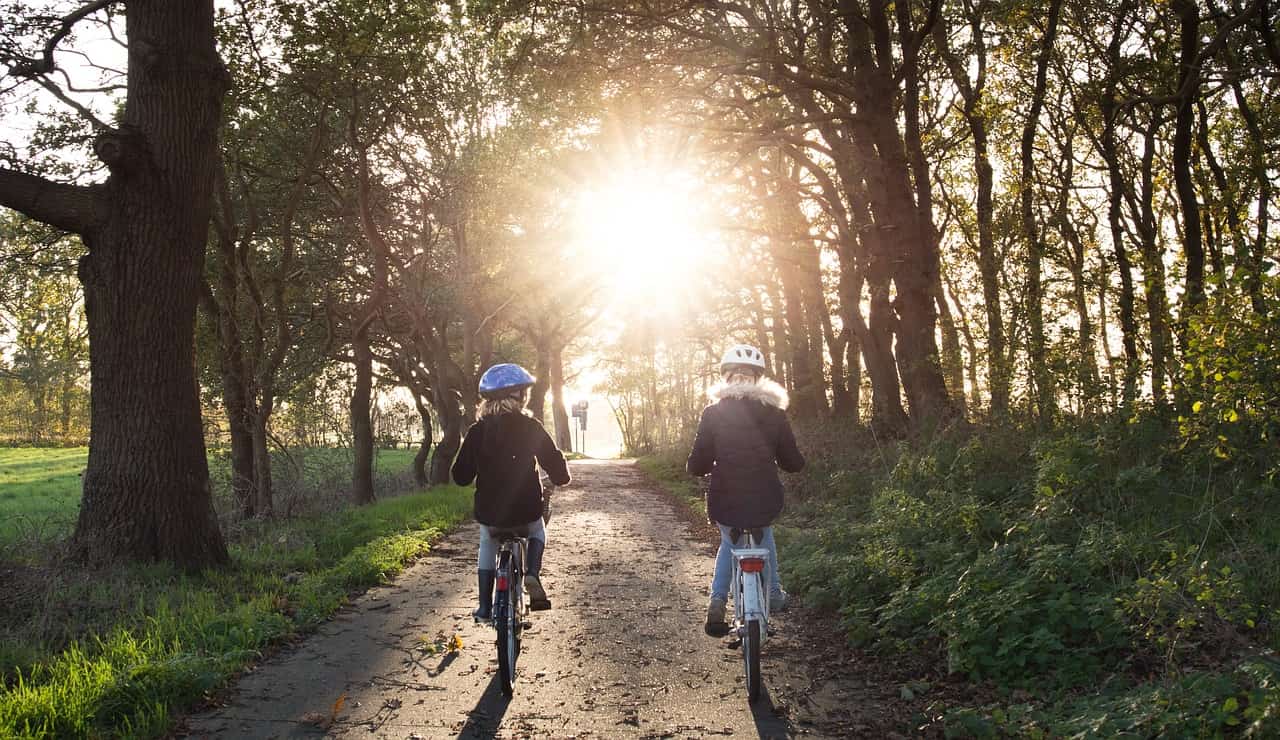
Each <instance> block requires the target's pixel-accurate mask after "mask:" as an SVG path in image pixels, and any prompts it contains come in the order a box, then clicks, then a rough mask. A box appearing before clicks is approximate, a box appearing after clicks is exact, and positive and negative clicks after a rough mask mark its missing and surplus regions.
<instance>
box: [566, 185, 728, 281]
mask: <svg viewBox="0 0 1280 740" xmlns="http://www.w3.org/2000/svg"><path fill="white" fill-rule="evenodd" d="M706 212H707V208H706V203H705V195H704V191H703V188H702V186H701V183H699V182H698V181H697V180H696V179H695V178H693V177H691V176H689V175H687V174H685V173H681V172H678V171H670V172H662V173H660V172H653V171H648V170H633V171H625V172H620V173H618V174H616V175H614V176H613V177H611V178H609V179H608V180H606V181H604V182H603V183H600V184H598V185H595V186H588V187H586V188H584V189H583V190H582V191H581V192H580V194H579V195H578V198H577V202H576V204H575V209H574V244H573V246H572V249H573V251H574V253H575V254H577V255H580V256H581V258H582V259H585V260H588V261H589V262H590V263H592V264H593V265H594V266H595V267H596V268H597V269H599V270H600V271H601V272H602V273H603V274H604V275H605V276H606V280H607V282H608V283H609V284H610V285H609V287H610V289H611V290H613V291H614V292H615V294H616V296H617V297H618V298H622V299H626V300H627V302H634V301H635V300H636V299H644V300H646V301H657V303H659V304H669V303H671V302H672V301H673V299H674V298H675V297H676V295H675V294H676V293H678V290H675V289H676V288H678V287H679V284H680V283H682V282H684V281H686V280H687V279H688V278H689V277H691V276H692V275H693V274H694V273H696V272H697V271H698V270H700V269H702V268H703V267H704V266H705V264H704V263H705V260H706V258H707V257H708V256H709V255H710V254H711V253H712V252H713V251H714V250H715V249H716V248H717V245H718V239H717V235H716V233H715V229H714V228H713V227H712V225H711V223H710V222H709V219H708V218H707V215H706Z"/></svg>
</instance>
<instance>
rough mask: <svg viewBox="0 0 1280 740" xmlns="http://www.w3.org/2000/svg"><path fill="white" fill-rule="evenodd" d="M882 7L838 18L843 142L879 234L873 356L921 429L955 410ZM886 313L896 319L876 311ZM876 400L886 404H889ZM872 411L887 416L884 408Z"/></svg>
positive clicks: (927, 238)
mask: <svg viewBox="0 0 1280 740" xmlns="http://www.w3.org/2000/svg"><path fill="white" fill-rule="evenodd" d="M888 8H889V3H888V2H887V1H886V0H874V1H873V2H872V3H870V6H869V9H870V14H869V17H870V21H871V22H870V24H866V23H864V22H863V21H862V20H860V19H858V18H857V17H856V14H850V16H849V17H847V18H845V19H844V22H845V28H846V32H847V35H848V38H849V49H848V67H849V70H850V74H851V82H852V84H853V92H854V94H855V102H856V104H857V105H856V116H855V119H854V122H855V127H856V128H855V130H854V131H853V132H852V133H851V138H852V140H853V142H854V144H855V146H856V147H857V150H858V152H859V159H860V160H861V162H862V163H863V167H862V169H863V171H864V172H865V173H866V178H867V188H866V194H867V199H868V201H869V202H870V204H871V213H872V215H873V216H874V219H875V224H876V226H877V227H878V229H879V231H880V233H879V234H878V237H877V239H876V242H877V251H878V252H879V254H876V253H873V254H872V255H871V259H872V261H873V262H879V263H880V267H879V269H875V268H873V269H869V270H868V272H867V282H868V285H869V287H870V289H871V295H872V306H871V316H870V318H871V326H870V329H871V333H872V334H873V335H876V337H875V344H876V345H877V351H876V353H877V355H881V356H883V355H882V354H881V353H886V354H888V356H890V357H896V360H897V365H898V367H897V372H898V374H899V375H900V377H901V379H902V389H903V390H905V391H906V396H907V403H908V407H909V409H910V413H911V416H910V421H911V422H912V424H915V425H921V424H925V423H927V422H928V421H929V420H932V419H940V418H948V417H951V416H953V415H955V414H956V413H957V409H956V408H955V406H954V404H953V403H951V401H950V399H949V398H948V397H947V387H946V383H945V381H944V380H943V377H942V367H941V363H940V360H939V356H938V342H937V337H936V332H937V313H936V312H935V309H934V300H933V294H934V291H935V287H934V286H935V285H936V283H937V278H936V275H937V271H938V269H939V266H938V250H937V245H936V244H935V243H934V242H933V239H932V234H931V232H930V231H929V230H928V227H927V225H926V226H922V225H921V223H920V218H919V213H918V210H917V203H916V197H915V195H914V190H913V188H912V183H911V178H910V172H911V168H910V163H909V161H908V158H907V151H906V145H905V144H904V142H903V140H902V136H901V135H900V134H899V129H898V120H897V117H896V115H895V113H894V106H893V105H892V104H891V101H894V100H897V99H898V89H897V81H896V80H895V70H893V69H891V68H890V67H889V65H888V64H887V60H889V59H891V58H892V55H893V51H892V46H893V44H892V37H891V33H890V30H889V23H888V18H887V15H886V12H887V10H888ZM873 36H874V40H875V46H874V48H873V47H872V37H873ZM886 269H887V274H888V277H891V278H892V281H893V285H894V287H895V288H896V292H897V295H896V297H895V299H894V300H893V302H892V303H890V301H889V293H888V286H887V285H885V284H884V283H882V282H881V280H880V275H879V274H877V273H881V271H884V270H886ZM886 308H887V309H890V310H891V311H892V312H893V313H896V317H894V316H890V315H881V314H880V313H879V311H883V310H884V309H886ZM895 318H896V320H895ZM895 337H896V343H895V342H894V341H893V340H894V338H895ZM895 345H896V346H895ZM865 352H866V345H865V344H864V353H865ZM866 359H867V366H868V369H869V370H870V371H871V372H872V373H873V377H874V374H875V373H877V372H880V373H883V372H884V370H883V369H879V370H877V368H876V367H875V365H874V364H873V359H872V357H870V356H867V357H866ZM881 400H882V401H884V402H886V403H887V402H889V400H890V399H888V398H887V397H885V398H882V399H881ZM878 408H881V410H882V411H884V412H887V413H891V412H888V408H887V407H878ZM889 421H892V420H891V419H890V420H889Z"/></svg>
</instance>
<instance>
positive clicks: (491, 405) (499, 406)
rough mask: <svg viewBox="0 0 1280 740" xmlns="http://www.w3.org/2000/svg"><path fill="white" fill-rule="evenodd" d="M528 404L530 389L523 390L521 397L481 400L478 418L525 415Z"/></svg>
mask: <svg viewBox="0 0 1280 740" xmlns="http://www.w3.org/2000/svg"><path fill="white" fill-rule="evenodd" d="M528 402H529V389H528V388H521V389H520V393H519V395H510V396H503V397H502V398H482V399H480V406H479V407H478V408H477V409H476V418H477V419H482V418H484V417H486V416H494V415H496V414H519V413H523V412H524V405H525V404H526V403H528Z"/></svg>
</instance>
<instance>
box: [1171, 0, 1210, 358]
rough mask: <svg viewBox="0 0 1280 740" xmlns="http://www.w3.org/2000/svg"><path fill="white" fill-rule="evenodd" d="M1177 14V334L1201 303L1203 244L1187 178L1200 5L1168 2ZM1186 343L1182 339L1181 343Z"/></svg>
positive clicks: (1191, 182)
mask: <svg viewBox="0 0 1280 740" xmlns="http://www.w3.org/2000/svg"><path fill="white" fill-rule="evenodd" d="M1170 7H1171V8H1172V9H1173V11H1174V12H1175V13H1177V14H1178V19H1179V40H1180V49H1181V57H1180V59H1179V64H1178V68H1179V70H1180V71H1179V73H1178V90H1179V91H1180V92H1181V95H1182V97H1181V99H1179V101H1178V113H1177V117H1176V118H1175V120H1174V128H1173V181H1174V185H1175V189H1176V190H1177V193H1178V203H1179V205H1180V206H1181V210H1182V253H1183V255H1185V256H1186V260H1187V273H1186V293H1185V295H1184V296H1183V304H1182V311H1181V314H1180V316H1179V327H1180V333H1182V334H1184V335H1185V333H1186V322H1187V319H1188V318H1189V317H1190V315H1191V314H1192V313H1193V312H1194V311H1195V310H1196V309H1197V308H1198V307H1199V306H1200V304H1202V303H1204V243H1203V239H1202V235H1201V232H1200V205H1199V203H1198V202H1197V201H1196V186H1195V181H1194V180H1193V179H1192V177H1191V145H1192V140H1191V134H1192V127H1193V126H1194V125H1195V118H1196V109H1195V104H1196V99H1197V97H1198V96H1199V94H1200V68H1199V66H1198V60H1197V58H1196V57H1197V56H1198V55H1199V51H1200V6H1199V3H1197V2H1196V1H1195V0H1172V2H1171V4H1170ZM1185 343H1186V338H1185V336H1184V337H1183V344H1185Z"/></svg>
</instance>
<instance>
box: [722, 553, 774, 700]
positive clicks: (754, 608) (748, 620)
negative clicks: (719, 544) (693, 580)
mask: <svg viewBox="0 0 1280 740" xmlns="http://www.w3.org/2000/svg"><path fill="white" fill-rule="evenodd" d="M730 536H731V538H732V539H733V540H734V542H733V581H732V583H731V585H730V588H731V589H732V593H733V613H734V620H733V622H734V625H733V630H734V632H735V633H736V635H737V637H738V642H739V645H741V646H742V664H743V668H744V669H745V671H746V682H747V700H748V701H751V702H755V701H756V700H757V699H759V698H760V686H761V680H760V649H761V646H763V645H764V641H765V640H766V639H767V638H768V636H769V589H768V583H769V579H770V578H771V577H772V574H771V573H770V572H769V551H768V550H767V549H765V548H763V547H758V546H757V543H756V538H755V533H754V532H753V531H752V530H745V531H736V530H735V531H731V532H730ZM744 537H745V538H746V547H738V541H739V540H741V539H742V538H744Z"/></svg>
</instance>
